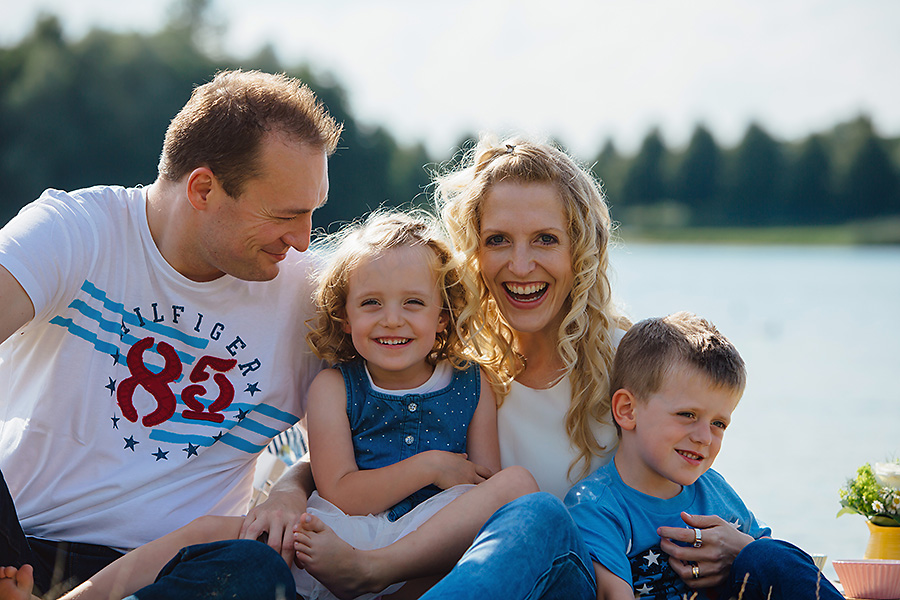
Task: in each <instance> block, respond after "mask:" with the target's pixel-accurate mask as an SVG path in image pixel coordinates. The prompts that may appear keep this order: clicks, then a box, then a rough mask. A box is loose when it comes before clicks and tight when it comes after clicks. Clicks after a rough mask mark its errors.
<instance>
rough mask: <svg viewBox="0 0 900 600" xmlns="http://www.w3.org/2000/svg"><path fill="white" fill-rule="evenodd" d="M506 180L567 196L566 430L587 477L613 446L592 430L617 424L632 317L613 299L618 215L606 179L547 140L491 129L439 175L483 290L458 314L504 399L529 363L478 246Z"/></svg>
mask: <svg viewBox="0 0 900 600" xmlns="http://www.w3.org/2000/svg"><path fill="white" fill-rule="evenodd" d="M500 181H512V182H521V183H549V184H552V185H553V186H554V187H555V188H556V190H557V192H558V193H559V197H560V199H561V200H562V203H563V206H564V210H565V214H566V217H567V219H568V234H569V237H570V238H571V240H572V270H573V272H574V282H573V287H572V292H571V294H570V296H569V298H568V301H567V305H566V310H567V313H566V315H565V318H564V319H563V322H562V325H561V326H560V329H559V340H558V347H559V353H560V356H561V358H562V360H563V363H564V364H565V375H568V377H569V378H570V380H571V383H572V398H571V403H570V405H569V409H568V412H567V414H566V432H567V433H568V436H569V439H570V440H571V443H572V445H573V446H574V447H575V448H576V449H577V451H578V456H577V457H576V458H575V460H573V462H572V464H571V465H569V475H570V476H571V475H572V474H573V473H576V474H577V475H578V477H579V478H580V477H581V476H584V475H586V474H587V473H588V471H589V470H590V464H591V458H592V457H594V456H597V455H601V454H603V453H604V452H606V451H607V450H608V448H605V447H603V446H601V445H600V443H599V442H598V441H597V439H596V437H595V436H594V433H593V431H592V427H591V425H592V424H593V423H594V422H595V421H596V422H603V423H611V420H610V415H609V408H610V387H609V374H610V370H611V368H612V362H613V357H614V356H615V346H614V342H613V339H614V338H613V336H614V332H615V330H616V329H626V330H627V329H628V327H629V326H630V325H631V323H630V322H629V321H628V319H627V318H626V317H624V316H623V315H621V314H620V313H619V312H618V311H617V309H616V307H615V306H614V304H613V302H612V295H611V290H610V283H609V279H608V277H607V268H608V263H609V255H608V251H607V250H608V246H609V243H610V239H611V236H612V232H613V223H612V221H611V219H610V216H609V209H608V208H607V205H606V199H605V196H604V194H603V191H602V188H601V186H600V183H599V182H598V181H597V180H596V179H595V178H594V177H593V176H592V175H591V174H590V173H589V172H588V170H587V169H585V168H583V167H581V166H579V165H578V164H577V163H576V162H575V161H574V160H573V159H572V158H571V157H570V156H569V155H568V154H566V153H565V152H563V151H562V150H560V149H559V148H558V147H556V146H554V145H552V144H548V143H536V142H533V141H529V140H526V139H517V138H513V139H508V140H503V141H500V140H498V138H496V137H494V136H483V137H482V138H481V139H480V140H479V142H478V143H477V144H476V145H475V146H474V147H473V148H471V149H470V150H468V151H467V152H466V153H465V154H464V156H463V157H462V160H461V163H460V164H459V166H458V167H456V168H455V169H452V170H450V171H449V172H448V173H446V174H443V175H438V176H437V177H436V178H435V186H436V187H435V201H436V204H437V207H438V210H440V212H441V215H442V217H443V221H444V224H445V226H446V227H447V229H448V232H449V235H450V239H451V240H452V241H453V243H454V245H455V246H456V250H457V251H458V252H461V253H462V254H463V255H464V256H466V257H467V259H468V260H467V268H466V271H465V272H464V274H463V278H464V281H465V282H466V284H467V286H468V287H469V289H470V291H471V293H472V294H473V295H474V297H475V298H477V301H476V302H471V303H470V305H469V306H467V307H466V308H465V309H464V310H463V312H462V314H461V315H460V321H461V323H462V325H463V327H462V329H463V330H464V331H466V332H469V333H468V335H470V336H471V339H469V340H467V342H468V343H469V345H470V347H471V348H473V349H475V351H477V352H478V353H479V354H480V356H482V358H483V360H484V361H485V362H486V363H487V365H488V366H489V368H491V370H493V371H495V372H497V373H500V377H499V383H498V384H497V385H496V386H495V388H496V392H497V396H498V398H501V402H502V398H503V396H504V395H505V393H506V392H508V390H509V384H510V382H511V380H512V379H513V378H515V376H516V375H517V374H518V372H519V371H521V369H522V368H523V367H522V365H521V361H520V360H518V357H517V356H516V354H515V351H514V350H515V342H516V339H515V338H516V336H515V332H514V331H513V330H512V329H511V328H510V327H509V325H508V324H507V323H506V321H505V320H504V318H503V315H502V314H501V313H500V311H499V309H498V307H497V303H496V302H495V301H494V299H493V297H492V296H491V294H490V292H489V291H488V288H487V286H486V285H485V283H484V281H483V279H482V278H481V267H480V264H479V258H478V257H479V249H480V246H481V235H480V233H481V215H482V205H483V202H484V199H485V198H486V197H487V195H488V194H489V193H490V191H491V188H492V186H493V185H494V184H496V183H498V182H500Z"/></svg>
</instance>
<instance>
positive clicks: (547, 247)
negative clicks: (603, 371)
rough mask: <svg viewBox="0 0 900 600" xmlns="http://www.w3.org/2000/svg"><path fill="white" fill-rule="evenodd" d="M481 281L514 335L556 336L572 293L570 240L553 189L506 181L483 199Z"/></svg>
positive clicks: (547, 184) (554, 189)
mask: <svg viewBox="0 0 900 600" xmlns="http://www.w3.org/2000/svg"><path fill="white" fill-rule="evenodd" d="M479 259H480V262H481V277H482V279H483V280H484V282H485V284H486V285H487V287H488V289H489V290H490V292H491V295H492V296H493V297H494V299H495V300H496V302H497V306H498V307H499V308H500V312H501V313H503V316H504V317H505V318H506V321H507V322H508V323H509V325H510V327H512V329H513V330H514V331H516V332H517V333H542V334H545V335H549V336H552V337H554V338H555V337H556V336H557V334H558V330H559V326H560V324H561V323H562V320H563V317H564V316H565V313H566V310H567V309H568V303H567V299H568V297H569V293H570V292H571V291H572V285H573V280H574V273H573V271H572V242H571V240H570V239H569V234H568V220H567V219H566V214H565V210H564V208H563V203H562V200H561V199H560V197H559V193H558V192H557V191H556V187H555V186H553V184H550V183H519V182H509V181H504V182H500V183H497V184H495V185H494V186H493V187H492V188H491V190H490V192H489V193H488V194H487V196H486V197H485V198H484V200H483V204H482V215H481V232H480V243H479Z"/></svg>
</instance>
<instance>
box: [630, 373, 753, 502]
mask: <svg viewBox="0 0 900 600" xmlns="http://www.w3.org/2000/svg"><path fill="white" fill-rule="evenodd" d="M618 394H619V392H617V395H618ZM631 398H632V399H633V404H632V411H631V414H630V415H628V416H626V417H625V418H622V417H621V416H620V415H619V414H617V415H616V419H617V420H618V421H619V424H620V426H621V427H622V442H621V444H620V446H619V450H618V452H617V454H616V466H617V467H618V470H619V473H620V475H621V476H622V479H623V480H624V481H625V483H627V484H628V485H629V486H631V487H633V488H634V489H636V490H638V491H640V492H643V493H645V494H648V495H650V496H655V497H657V498H671V497H673V496H675V495H677V494H678V493H679V492H680V491H681V488H682V486H685V485H691V484H692V483H694V482H695V481H697V478H699V477H700V475H702V474H703V473H705V472H706V470H707V469H709V468H710V467H711V466H712V464H713V461H714V460H715V459H716V456H717V455H718V454H719V449H720V448H721V446H722V438H723V437H724V435H725V429H726V428H727V427H728V425H729V423H730V422H731V413H732V412H733V411H734V409H735V407H736V406H737V403H738V400H740V394H739V393H737V392H736V391H735V390H733V389H729V388H725V387H719V386H713V384H712V382H711V381H710V380H709V378H708V377H707V376H706V375H705V374H703V373H702V372H700V371H699V370H698V369H696V368H695V367H692V366H683V367H678V368H676V369H674V370H673V371H672V372H670V373H669V374H667V375H665V376H664V377H663V383H662V386H661V387H660V389H659V390H658V391H657V392H656V393H653V394H650V396H649V397H648V398H647V399H646V400H644V401H639V400H637V399H636V398H634V397H633V396H631Z"/></svg>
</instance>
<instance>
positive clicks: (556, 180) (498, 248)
mask: <svg viewBox="0 0 900 600" xmlns="http://www.w3.org/2000/svg"><path fill="white" fill-rule="evenodd" d="M437 202H438V206H439V208H440V210H441V213H442V215H443V217H444V221H445V223H446V224H447V227H448V229H449V232H450V235H451V238H452V239H453V241H454V244H455V245H456V246H457V249H458V250H460V251H461V252H463V253H464V254H466V255H467V256H469V257H471V258H472V259H473V260H471V261H470V262H469V264H470V266H471V268H470V279H471V282H470V283H471V284H472V285H473V286H474V287H475V289H476V295H477V297H478V298H479V299H480V303H479V305H478V306H473V307H470V312H469V313H468V314H466V313H464V314H463V319H465V318H467V317H468V318H469V323H468V324H469V328H470V330H471V331H475V332H481V333H482V335H480V336H476V341H478V342H479V344H478V347H479V348H480V349H485V348H487V349H490V350H491V351H492V352H493V356H492V358H493V361H494V364H495V366H496V367H497V370H498V371H499V372H500V373H503V374H504V375H505V377H504V379H503V380H502V381H501V382H500V383H499V385H501V386H508V393H507V394H506V395H505V398H504V399H503V400H502V404H501V405H500V408H499V411H498V421H499V427H500V443H501V464H502V466H503V467H507V466H510V465H514V464H520V465H523V466H525V467H526V468H528V469H529V470H530V471H531V472H532V474H533V475H534V477H535V479H536V480H537V482H538V484H539V485H540V487H541V489H542V490H544V491H545V492H550V494H546V493H542V494H532V495H529V496H525V497H523V498H520V499H518V500H516V501H514V502H512V503H510V504H508V505H507V506H505V507H504V508H503V509H501V510H500V511H498V512H497V513H496V514H495V515H494V516H493V517H492V518H491V520H490V521H489V522H488V523H487V524H486V525H485V527H484V528H483V529H482V530H481V532H480V533H479V535H478V537H477V538H476V540H475V542H474V544H473V545H472V547H471V548H470V549H469V550H468V551H467V552H466V554H465V555H464V556H463V558H462V559H461V560H460V561H459V563H458V564H457V566H456V567H454V569H453V571H452V572H451V573H450V575H448V576H447V577H445V578H444V579H443V580H442V581H441V582H440V583H439V584H437V585H436V586H435V587H434V588H432V590H431V591H430V592H429V593H427V594H426V595H425V596H424V597H425V598H444V597H447V598H450V597H458V596H459V595H460V594H465V593H466V590H468V591H470V592H471V590H473V589H477V590H478V594H479V596H481V597H487V598H582V597H583V598H590V597H595V595H596V590H595V586H594V576H593V565H592V561H591V559H590V557H589V556H588V555H587V553H586V551H585V550H584V547H583V544H582V542H581V540H580V536H579V535H578V532H577V531H576V530H575V527H574V525H573V524H572V522H571V520H570V519H569V517H568V514H567V513H566V511H565V508H564V507H563V505H562V503H561V502H560V501H559V499H560V498H561V497H562V496H563V495H564V494H565V492H566V491H567V490H568V487H569V486H570V485H571V484H572V483H574V482H575V480H577V479H579V478H581V477H582V476H584V475H586V474H587V473H589V472H591V471H592V470H594V469H595V468H597V467H599V466H600V465H602V464H605V463H606V462H608V461H609V459H610V457H611V450H612V449H613V445H614V444H615V440H616V434H615V430H614V428H613V425H612V424H611V420H610V416H609V376H608V373H609V369H610V366H611V364H612V359H613V355H614V352H615V345H616V344H617V343H618V340H619V339H620V338H621V336H622V335H623V333H624V330H625V329H627V328H628V326H629V325H630V323H629V322H628V321H627V320H626V319H625V318H624V317H622V316H621V315H620V314H619V313H618V312H617V311H616V309H615V307H614V306H613V303H612V299H611V293H610V284H609V279H608V276H607V268H608V245H609V241H610V235H611V229H612V223H611V220H610V217H609V212H608V209H607V206H606V202H605V200H604V196H603V193H602V191H601V188H600V186H599V184H598V183H597V182H596V181H595V180H594V179H593V178H592V177H591V176H590V175H589V173H588V172H587V171H586V170H585V169H583V168H581V167H579V166H578V165H577V164H576V163H575V161H573V160H572V159H571V157H569V156H568V155H566V154H565V153H564V152H562V151H561V150H559V149H558V148H556V147H554V146H551V145H548V144H538V143H533V142H529V141H525V140H507V141H504V142H499V141H498V140H496V139H495V138H491V137H485V138H482V139H481V140H480V141H479V143H478V144H477V145H476V146H475V148H474V149H472V150H471V151H470V152H469V153H468V154H467V155H466V157H465V159H464V160H463V162H462V165H461V167H460V168H459V169H458V170H456V171H454V172H451V173H449V174H447V175H445V176H443V177H441V178H439V179H438V181H437ZM486 323H491V324H493V325H494V326H493V327H481V325H483V324H486ZM497 330H499V336H491V332H492V331H497ZM479 337H480V338H481V339H478V338H479ZM492 337H493V339H491V338H492ZM500 391H501V394H499V395H500V396H501V397H503V393H502V392H503V391H504V390H502V389H501V390H500ZM694 519H696V521H695V522H691V523H689V525H691V526H693V527H697V528H700V529H703V541H704V543H703V545H702V546H701V547H700V548H694V547H689V548H685V547H682V546H680V545H677V544H674V543H672V542H671V541H669V540H665V539H664V540H663V542H662V546H663V550H665V551H666V552H667V553H669V554H670V556H672V557H673V558H672V560H671V561H670V564H672V567H673V569H675V571H676V572H677V573H678V574H679V576H681V577H682V579H684V580H685V581H686V582H688V584H689V585H691V586H693V587H709V586H711V585H715V584H717V583H720V582H721V581H722V580H723V579H724V577H725V576H726V575H727V573H728V571H729V569H730V567H731V563H732V562H733V561H734V557H735V556H736V555H737V553H738V552H739V551H740V549H741V547H742V546H743V544H745V543H746V542H745V541H744V540H743V539H742V538H740V537H738V536H737V535H735V534H736V533H737V532H736V530H734V529H733V528H731V527H730V526H728V525H727V524H726V523H724V522H721V520H720V519H717V518H715V517H705V516H696V517H694ZM666 534H667V535H670V536H671V537H672V538H673V539H680V541H683V542H689V541H692V540H693V533H692V530H691V529H685V530H684V533H682V532H676V531H669V532H666ZM683 561H684V562H683ZM687 561H693V562H694V563H696V565H697V566H698V567H699V572H700V573H702V574H703V577H701V578H699V579H694V578H693V573H694V571H693V569H692V566H693V565H688V564H686V563H687Z"/></svg>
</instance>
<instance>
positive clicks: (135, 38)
mask: <svg viewBox="0 0 900 600" xmlns="http://www.w3.org/2000/svg"><path fill="white" fill-rule="evenodd" d="M207 5H208V0H185V1H184V2H182V3H179V4H176V5H174V7H173V14H172V15H171V18H170V21H169V23H168V24H167V25H166V26H164V27H163V28H162V29H161V30H160V31H158V32H156V33H153V34H138V33H114V32H109V31H104V30H99V29H97V30H93V31H91V32H90V33H88V34H87V35H86V36H85V37H84V38H82V39H80V40H76V41H68V40H67V39H66V38H65V36H64V35H63V28H62V25H61V23H60V22H59V20H58V19H57V18H56V17H54V16H43V17H41V18H39V19H38V21H37V22H36V24H35V26H34V28H33V30H32V31H31V32H30V33H29V34H28V35H27V36H26V37H24V38H23V39H22V40H21V41H20V42H18V43H17V44H16V45H15V46H12V47H7V48H0V181H3V186H2V188H0V223H5V222H6V221H7V220H8V219H9V218H11V217H12V216H13V215H14V214H15V213H16V212H17V211H18V210H19V209H20V208H21V207H22V206H24V205H25V204H27V203H28V202H30V201H31V200H33V199H35V198H36V197H37V196H38V195H40V193H41V192H42V191H43V190H44V189H45V188H47V187H55V188H60V189H76V188H79V187H84V186H89V185H94V184H98V183H105V184H111V183H114V184H121V185H126V186H130V185H136V184H141V183H144V184H146V183H151V182H152V181H153V180H154V179H155V177H156V163H157V161H158V158H159V151H160V148H161V145H162V138H163V135H164V133H165V129H166V126H167V125H168V122H169V120H170V119H171V118H172V117H173V116H174V115H175V113H176V112H177V111H178V110H179V109H180V108H181V106H183V105H184V103H185V102H186V101H187V99H188V97H189V95H190V92H191V90H192V89H193V87H194V86H195V85H198V84H200V83H203V82H206V81H209V80H210V79H211V78H212V76H213V75H214V74H215V72H216V71H218V70H221V69H226V68H238V67H240V68H244V69H261V70H264V71H271V72H286V73H287V74H288V75H292V76H295V77H299V78H300V79H301V80H303V81H304V82H306V83H307V84H309V86H310V87H311V88H312V89H313V90H314V91H315V92H316V94H317V95H318V96H319V98H321V100H322V101H323V102H324V103H325V104H326V106H328V108H329V110H330V111H331V113H332V114H333V115H334V116H335V118H336V119H337V120H339V121H341V122H343V123H344V127H345V129H344V135H343V137H342V141H341V144H340V147H339V148H338V151H337V152H336V153H335V155H334V156H333V157H332V159H331V161H330V164H329V170H330V179H331V189H330V192H329V202H328V203H327V204H326V205H325V206H324V207H323V208H322V209H321V211H320V212H317V218H316V220H317V225H318V226H324V225H326V224H329V223H333V222H341V221H347V220H350V219H353V218H355V217H357V216H359V215H361V214H363V213H365V212H367V211H368V210H371V209H373V208H376V207H378V206H381V205H384V204H387V205H394V206H397V205H409V204H413V205H427V202H428V198H427V186H428V181H429V169H433V168H435V167H436V166H437V165H440V164H443V163H447V162H449V161H451V160H454V159H455V158H457V157H458V155H456V156H443V157H435V156H430V155H429V153H428V152H427V150H426V148H425V146H424V144H421V143H418V144H412V145H404V144H401V143H399V142H398V141H397V140H396V139H395V138H394V137H393V136H392V135H391V134H390V132H389V131H388V130H386V129H385V128H384V127H380V126H372V125H367V124H363V123H360V122H358V121H356V119H354V118H353V116H352V114H351V111H350V108H349V104H348V101H347V96H346V92H345V91H344V89H343V88H342V87H341V86H340V85H339V84H338V83H335V82H333V81H330V80H327V79H325V78H322V77H317V76H315V75H314V74H313V73H312V72H311V70H310V69H309V68H308V67H307V66H300V67H294V68H291V67H285V66H284V65H282V64H281V63H280V62H279V60H278V59H277V57H276V56H275V53H274V51H273V50H272V48H271V47H265V48H263V49H261V50H260V51H259V52H258V53H257V54H256V55H254V56H251V57H248V58H245V59H241V60H237V59H234V58H230V57H227V56H224V55H223V53H221V52H219V51H216V50H215V49H214V47H215V44H214V43H213V42H214V40H212V41H211V40H210V39H209V38H208V37H207V38H201V37H199V36H198V34H197V32H209V31H210V30H214V28H210V27H207V26H206V25H207V23H206V14H205V11H206V8H207ZM472 142H473V140H472V137H471V136H466V135H462V136H461V139H460V142H459V147H460V148H465V147H466V146H467V145H468V144H471V143H472ZM581 158H582V160H583V161H584V162H585V163H586V164H588V165H589V166H590V167H591V169H592V170H593V171H594V173H595V174H596V175H597V177H598V178H600V179H601V180H602V181H603V184H604V187H605V189H606V192H607V195H608V197H609V200H610V204H611V205H612V211H613V216H614V218H615V219H617V220H619V221H621V222H623V223H625V224H626V225H627V224H637V225H648V226H654V225H658V226H685V225H691V226H772V225H801V224H802V225H806V224H832V223H845V222H849V221H858V220H866V219H877V218H881V217H884V216H891V215H897V216H900V138H895V139H886V138H883V137H881V136H879V135H878V133H877V132H876V131H875V129H874V127H873V126H872V123H871V121H870V120H869V119H867V118H866V117H864V116H861V117H859V118H857V119H855V120H853V121H850V122H848V123H843V124H839V125H836V126H835V127H834V128H833V129H832V130H830V131H827V132H823V133H820V134H816V135H811V136H809V137H808V138H807V139H804V140H801V141H779V140H776V139H775V138H773V137H772V136H771V135H770V134H769V133H767V132H766V131H765V129H764V128H763V127H762V126H760V125H759V124H751V125H750V126H749V127H748V129H747V131H746V133H745V135H744V137H743V139H742V140H741V141H740V143H739V144H738V145H737V146H736V147H734V148H723V147H721V146H720V145H719V144H718V143H717V142H716V140H715V138H714V137H713V135H712V133H711V132H710V131H709V130H708V129H707V128H705V127H704V126H702V125H698V126H697V127H696V129H695V130H694V133H693V135H692V137H691V139H690V142H689V143H688V145H687V146H686V147H685V148H684V149H670V148H668V147H667V146H666V144H665V142H664V140H663V138H662V135H661V134H660V132H659V131H658V130H653V131H651V132H650V133H649V134H648V135H647V136H646V138H645V139H644V140H643V143H642V144H641V147H640V149H639V151H638V152H637V153H636V154H635V155H633V156H626V155H623V154H622V153H620V152H618V151H617V149H616V147H615V145H614V143H613V142H612V141H611V140H610V141H607V142H606V143H605V145H604V146H603V147H602V148H601V149H600V151H599V152H598V154H597V155H596V156H595V157H592V158H591V157H581Z"/></svg>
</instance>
